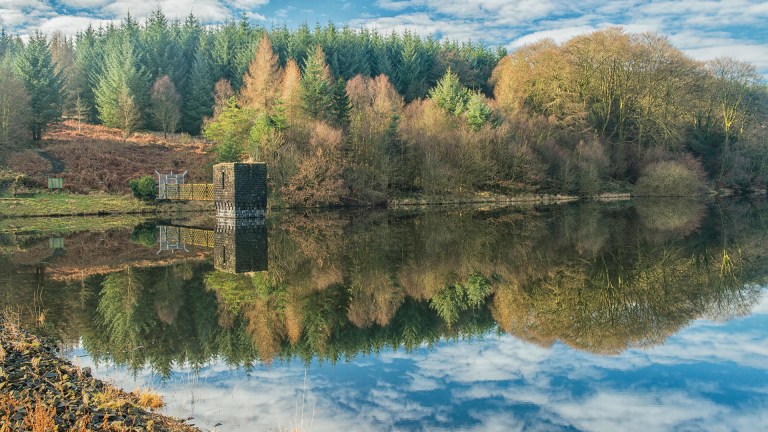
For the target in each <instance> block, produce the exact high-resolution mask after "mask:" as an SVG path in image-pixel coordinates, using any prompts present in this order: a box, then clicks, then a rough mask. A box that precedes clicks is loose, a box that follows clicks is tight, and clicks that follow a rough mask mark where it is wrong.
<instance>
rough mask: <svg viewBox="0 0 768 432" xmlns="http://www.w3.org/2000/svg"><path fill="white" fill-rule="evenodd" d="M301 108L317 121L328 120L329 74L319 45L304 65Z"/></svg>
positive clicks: (329, 106) (330, 86)
mask: <svg viewBox="0 0 768 432" xmlns="http://www.w3.org/2000/svg"><path fill="white" fill-rule="evenodd" d="M301 106H302V109H303V110H304V112H305V113H306V114H307V115H309V116H310V117H312V118H315V119H318V120H326V119H328V118H329V114H330V111H331V109H332V106H333V84H332V81H331V73H330V71H329V70H328V65H326V63H325V53H324V52H323V49H322V48H321V47H320V46H319V45H318V46H317V48H316V49H315V53H314V54H313V55H312V56H310V57H308V58H307V61H306V63H305V64H304V74H303V75H302V77H301Z"/></svg>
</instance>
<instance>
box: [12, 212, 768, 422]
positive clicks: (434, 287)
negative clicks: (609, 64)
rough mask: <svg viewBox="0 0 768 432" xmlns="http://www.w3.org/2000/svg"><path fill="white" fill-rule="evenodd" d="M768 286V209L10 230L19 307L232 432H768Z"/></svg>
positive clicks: (106, 374) (173, 405)
mask: <svg viewBox="0 0 768 432" xmlns="http://www.w3.org/2000/svg"><path fill="white" fill-rule="evenodd" d="M30 223H32V221H31V220H30ZM38 225H39V223H38ZM71 225H72V226H92V227H94V228H96V227H99V226H101V225H104V226H108V225H107V224H104V223H103V220H100V219H92V220H82V219H81V220H73V221H71ZM119 225H120V224H117V226H119ZM124 225H125V224H124ZM17 226H18V225H17ZM109 226H114V225H109ZM766 286H768V202H766V200H765V198H760V199H757V200H754V201H751V202H750V201H734V200H725V201H713V202H708V203H703V202H695V201H685V200H658V199H657V200H647V201H642V200H637V201H632V202H620V203H608V204H568V205H553V206H526V207H508V208H492V207H485V208H481V207H434V208H429V209H403V210H388V211H384V210H381V211H374V210H359V211H337V212H282V213H272V214H271V215H270V216H269V217H268V219H267V221H266V222H265V223H263V224H244V225H231V224H221V223H219V224H217V222H216V220H214V219H212V218H209V217H207V216H205V215H193V216H191V217H189V218H187V219H179V220H144V221H142V220H134V221H131V223H130V224H128V225H127V226H123V227H118V228H109V229H105V230H99V229H95V230H91V231H88V230H77V229H65V230H61V229H56V230H53V231H50V230H47V229H45V228H42V229H41V228H39V226H38V227H29V228H25V227H23V226H18V228H17V227H16V226H15V227H14V228H13V229H6V230H5V231H4V232H2V231H0V308H2V309H5V310H11V311H13V313H17V314H18V315H19V317H20V319H21V321H22V323H23V324H24V325H25V326H27V327H28V328H37V329H38V331H41V332H44V333H46V334H48V335H50V336H52V337H55V338H57V339H58V340H60V341H61V344H62V346H63V347H64V348H65V354H66V356H68V357H69V358H70V359H71V360H72V361H73V362H74V363H76V364H78V365H80V366H88V367H91V368H92V369H93V372H94V375H95V376H96V377H98V378H101V379H106V380H111V381H113V382H114V383H115V384H117V385H119V386H121V387H123V388H125V389H127V390H129V391H130V390H133V389H136V388H144V387H152V388H154V389H156V390H158V391H159V392H160V393H161V394H162V395H163V396H164V399H165V401H166V404H167V405H166V407H165V408H164V410H163V412H164V413H166V414H169V415H173V416H177V417H182V418H187V417H193V419H192V420H191V421H190V422H191V423H193V424H195V425H197V426H199V427H201V428H203V429H208V430H212V429H215V430H218V431H230V430H238V431H252V430H275V431H294V430H296V431H315V432H318V431H338V430H342V431H368V430H370V431H381V430H482V431H515V430H526V431H527V430H543V431H560V430H562V431H581V430H584V431H641V432H649V431H666V430H670V431H699V430H711V431H745V430H749V431H751V430H768V296H767V295H766V291H767V290H766Z"/></svg>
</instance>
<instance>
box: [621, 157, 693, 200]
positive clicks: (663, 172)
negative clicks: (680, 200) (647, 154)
mask: <svg viewBox="0 0 768 432" xmlns="http://www.w3.org/2000/svg"><path fill="white" fill-rule="evenodd" d="M703 192H704V170H703V169H702V168H701V164H699V163H698V162H696V161H694V160H685V161H661V162H655V163H652V164H650V165H648V166H647V167H646V168H645V170H644V171H643V174H642V175H641V176H640V178H639V179H638V180H637V184H636V186H635V195H636V196H669V197H681V196H695V195H701V194H702V193H703Z"/></svg>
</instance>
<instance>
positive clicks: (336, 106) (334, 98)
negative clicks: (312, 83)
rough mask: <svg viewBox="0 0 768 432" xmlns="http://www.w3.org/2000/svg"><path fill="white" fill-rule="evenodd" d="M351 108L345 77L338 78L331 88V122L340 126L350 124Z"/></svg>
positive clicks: (343, 126) (344, 126)
mask: <svg viewBox="0 0 768 432" xmlns="http://www.w3.org/2000/svg"><path fill="white" fill-rule="evenodd" d="M350 109H351V105H350V102H349V95H348V94H347V83H346V81H344V79H343V78H339V79H338V80H336V83H335V84H334V85H333V88H331V110H330V117H329V120H330V122H331V124H332V125H334V126H336V127H339V128H346V127H347V126H349V111H350Z"/></svg>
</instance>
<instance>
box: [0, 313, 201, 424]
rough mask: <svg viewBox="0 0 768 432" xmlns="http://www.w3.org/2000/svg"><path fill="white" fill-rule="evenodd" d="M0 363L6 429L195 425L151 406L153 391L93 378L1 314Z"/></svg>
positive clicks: (156, 401) (155, 400) (0, 410)
mask: <svg viewBox="0 0 768 432" xmlns="http://www.w3.org/2000/svg"><path fill="white" fill-rule="evenodd" d="M0 366H1V367H0V424H2V425H7V426H9V427H10V430H28V429H29V430H32V428H33V425H34V430H55V429H57V428H59V429H61V430H70V429H74V430H109V431H144V430H154V431H158V432H160V431H168V432H199V431H200V429H198V428H196V427H194V426H193V425H191V424H188V423H185V421H184V420H181V419H176V418H173V417H169V416H166V415H163V414H159V413H157V412H154V411H153V410H152V408H151V407H155V408H158V407H160V406H162V400H161V399H160V397H159V396H157V395H155V394H153V393H151V392H139V391H137V392H134V393H128V392H126V391H124V390H122V389H119V388H117V387H115V386H113V385H112V384H109V383H107V382H104V381H101V380H99V379H96V378H94V377H93V376H92V375H91V371H90V369H89V368H83V369H81V368H80V367H78V366H75V365H73V364H72V363H71V362H69V361H68V360H65V359H63V358H62V357H60V355H59V351H58V348H57V347H56V346H55V345H54V344H52V343H50V342H47V341H45V340H42V339H40V338H39V337H37V336H35V335H33V334H31V333H29V332H28V331H26V330H24V329H22V328H20V327H19V326H17V325H16V324H13V323H11V322H9V321H8V320H6V319H3V318H0ZM40 428H42V429H40Z"/></svg>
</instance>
